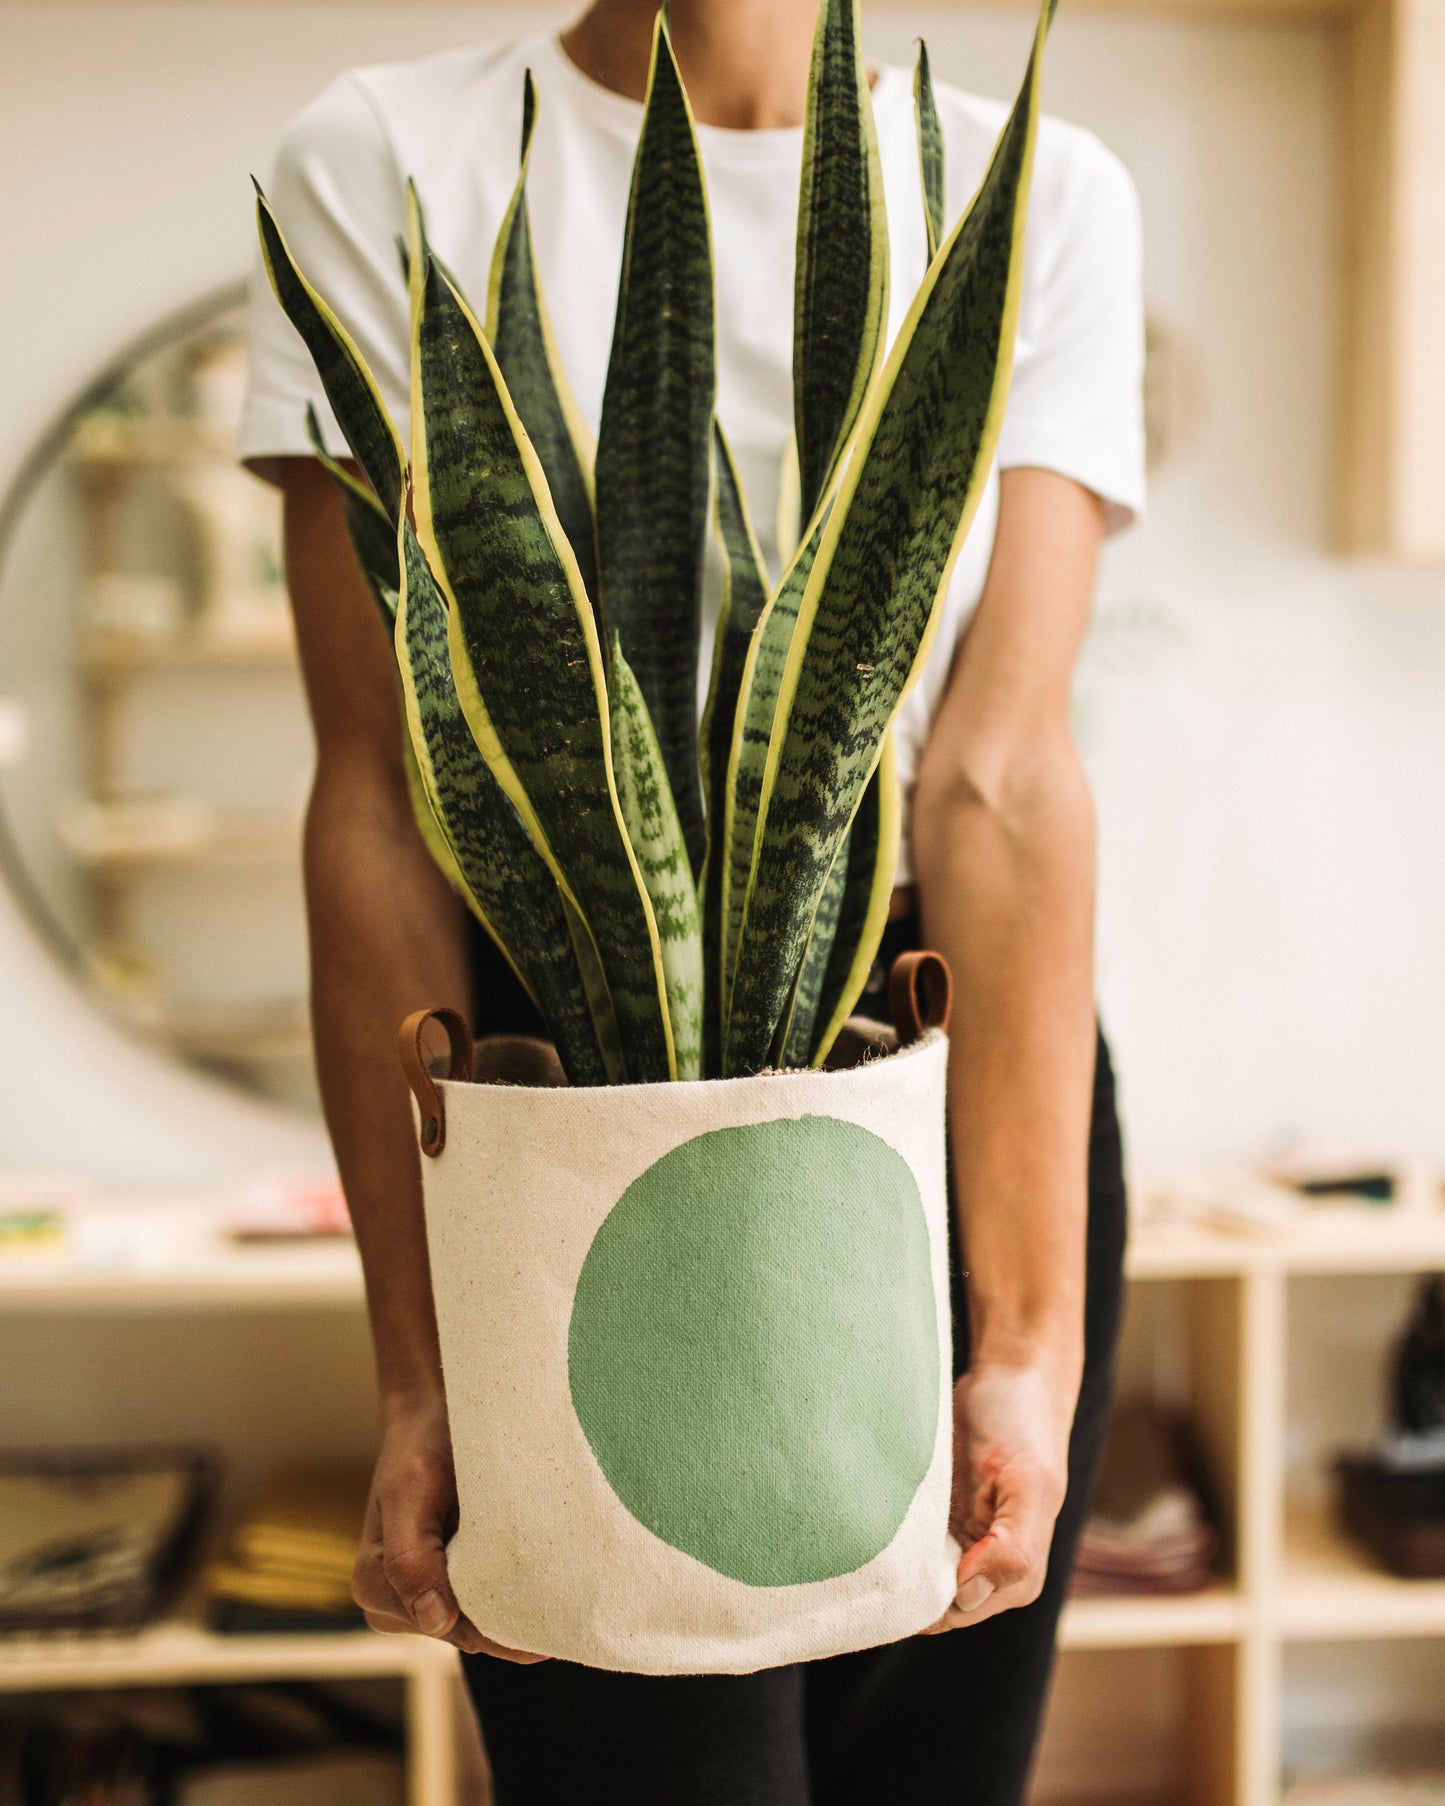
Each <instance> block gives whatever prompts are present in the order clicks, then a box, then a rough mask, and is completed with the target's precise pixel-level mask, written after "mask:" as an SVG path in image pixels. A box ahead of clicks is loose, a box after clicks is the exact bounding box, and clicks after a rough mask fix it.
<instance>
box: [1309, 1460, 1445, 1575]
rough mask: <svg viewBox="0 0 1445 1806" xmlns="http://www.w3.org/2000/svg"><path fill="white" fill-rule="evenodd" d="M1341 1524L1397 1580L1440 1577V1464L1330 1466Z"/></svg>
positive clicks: (1443, 1494)
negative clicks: (1428, 1466)
mask: <svg viewBox="0 0 1445 1806" xmlns="http://www.w3.org/2000/svg"><path fill="white" fill-rule="evenodd" d="M1335 1478H1336V1483H1337V1486H1338V1489H1339V1499H1338V1505H1339V1518H1340V1526H1341V1528H1342V1529H1344V1530H1345V1531H1347V1532H1348V1533H1349V1535H1351V1536H1353V1537H1355V1538H1356V1539H1357V1541H1359V1542H1361V1543H1363V1544H1364V1545H1365V1547H1366V1548H1368V1549H1369V1550H1370V1551H1371V1553H1372V1554H1373V1555H1374V1556H1375V1559H1376V1560H1377V1561H1378V1562H1379V1563H1380V1565H1381V1566H1382V1567H1383V1568H1385V1569H1387V1570H1388V1571H1389V1572H1390V1573H1391V1574H1398V1575H1399V1576H1400V1578H1401V1579H1402V1580H1441V1579H1445V1462H1441V1463H1440V1464H1439V1465H1438V1466H1437V1467H1435V1468H1434V1469H1424V1470H1417V1471H1414V1472H1411V1471H1410V1470H1408V1469H1400V1468H1392V1467H1390V1466H1389V1465H1388V1463H1387V1462H1386V1461H1385V1460H1384V1459H1383V1458H1382V1457H1380V1456H1378V1455H1341V1456H1340V1458H1339V1460H1338V1461H1337V1462H1336V1463H1335Z"/></svg>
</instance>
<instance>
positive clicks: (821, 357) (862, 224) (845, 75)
mask: <svg viewBox="0 0 1445 1806" xmlns="http://www.w3.org/2000/svg"><path fill="white" fill-rule="evenodd" d="M887 320H888V222H887V219H886V217H885V215H884V209H883V175H882V170H881V168H880V165H879V161H878V139H877V134H876V132H875V131H874V126H873V103H872V100H871V98H870V95H869V92H868V70H867V66H866V65H865V63H864V61H863V52H862V47H861V45H860V43H859V0H823V4H822V6H821V7H820V9H819V12H818V25H817V31H816V33H815V35H814V38H813V62H812V69H811V71H810V74H809V78H808V110H807V116H806V120H805V123H804V127H803V180H802V191H801V195H800V198H799V203H798V249H797V261H796V264H795V269H794V294H793V424H794V428H795V432H796V437H797V442H798V473H799V484H800V489H801V499H802V509H801V519H802V521H803V522H807V521H809V520H811V518H812V515H813V511H814V509H815V508H816V507H817V506H818V502H819V500H820V499H821V497H822V496H823V494H824V492H825V491H826V489H827V488H828V485H829V479H830V477H831V474H832V472H833V470H834V467H835V466H836V464H837V463H838V460H839V457H840V455H841V453H842V450H843V447H844V445H845V443H846V441H847V438H848V435H849V433H850V432H851V431H852V429H853V425H854V422H855V421H856V420H857V419H858V416H859V413H860V412H861V410H862V407H863V400H864V396H865V395H866V394H867V391H868V386H869V384H870V382H871V381H872V379H873V372H874V369H875V367H876V365H877V362H878V358H879V356H880V354H881V347H882V342H883V334H884V329H885V327H886V325H887Z"/></svg>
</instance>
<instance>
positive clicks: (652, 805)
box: [607, 640, 703, 1079]
mask: <svg viewBox="0 0 1445 1806" xmlns="http://www.w3.org/2000/svg"><path fill="white" fill-rule="evenodd" d="M607 689H608V696H609V699H610V701H611V705H612V767H613V770H614V771H615V772H616V774H617V795H618V798H619V800H620V802H621V804H622V819H623V821H624V822H625V823H626V825H627V838H628V839H629V840H630V841H631V843H632V850H633V852H634V853H636V855H637V863H638V865H639V867H640V868H641V871H642V879H643V883H644V884H645V885H646V886H647V894H648V897H649V898H650V899H651V902H652V914H653V918H654V919H655V921H656V923H657V933H658V938H659V940H660V941H661V943H662V969H663V971H664V973H665V974H666V976H667V1012H668V1018H669V1020H670V1021H671V1023H672V1040H673V1047H674V1050H675V1053H676V1060H677V1076H678V1078H680V1079H700V1078H701V1077H702V1076H703V1072H702V1001H703V1000H702V922H701V920H700V918H699V915H698V903H697V886H696V885H695V884H694V883H693V879H692V866H691V864H690V863H689V861H688V857H687V847H686V845H685V844H684V842H683V838H682V824H681V822H679V821H678V819H677V806H676V804H675V803H674V802H673V800H672V791H671V790H670V789H669V788H668V783H667V772H666V770H665V769H664V767H663V763H662V749H661V747H660V746H659V745H658V744H657V735H656V734H655V733H654V732H653V727H652V721H651V719H650V718H649V716H648V713H647V704H646V703H645V702H644V701H643V699H642V691H641V689H640V688H639V687H638V683H637V679H636V678H635V677H634V676H633V674H632V667H631V666H630V665H629V664H628V662H627V660H626V658H625V657H624V656H623V653H622V648H621V645H620V644H619V643H618V642H617V641H616V640H614V642H613V648H612V665H611V677H610V681H609V683H608V686H607Z"/></svg>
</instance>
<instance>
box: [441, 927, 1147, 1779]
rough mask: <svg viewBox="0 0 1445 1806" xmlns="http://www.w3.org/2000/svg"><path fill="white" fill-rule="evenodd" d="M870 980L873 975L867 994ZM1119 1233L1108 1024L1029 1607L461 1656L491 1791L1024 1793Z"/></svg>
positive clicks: (900, 936) (1065, 1569)
mask: <svg viewBox="0 0 1445 1806" xmlns="http://www.w3.org/2000/svg"><path fill="white" fill-rule="evenodd" d="M911 944H914V941H913V932H912V925H911V923H906V922H902V923H895V924H892V925H890V929H889V933H888V936H887V938H886V940H885V943H884V947H883V949H882V955H881V957H882V958H883V960H884V961H885V962H886V960H888V959H889V958H891V957H892V955H894V954H896V953H897V952H900V951H902V949H903V948H904V947H905V946H908V945H911ZM489 976H490V974H489ZM507 976H508V977H509V978H510V976H511V975H510V973H508V974H507ZM514 982H515V981H514ZM518 989H519V990H520V987H518ZM880 993H881V987H879V989H878V990H877V991H875V992H874V993H873V998H872V999H871V1000H870V999H868V998H865V1000H864V1004H863V1006H862V1007H864V1008H868V1007H870V1002H872V1001H876V1000H877V999H878V997H879V996H880ZM492 995H493V996H495V993H493V994H492ZM524 1001H525V1000H524ZM490 1013H491V1012H486V1013H485V1014H484V1017H483V1025H485V1018H486V1016H487V1015H490ZM508 1026H511V1024H510V1023H509V1024H508ZM1124 1232H1125V1207H1124V1180H1123V1169H1122V1161H1121V1154H1120V1144H1119V1125H1118V1118H1117V1115H1116V1113H1115V1108H1114V1077H1113V1071H1112V1069H1111V1066H1110V1062H1109V1053H1108V1048H1107V1046H1106V1045H1105V1042H1104V1039H1103V1036H1102V1035H1100V1037H1099V1041H1098V1057H1097V1062H1096V1066H1095V1073H1094V1103H1093V1120H1092V1127H1091V1132H1090V1139H1089V1217H1088V1257H1087V1275H1088V1290H1087V1296H1086V1302H1085V1308H1084V1344H1085V1348H1084V1372H1083V1380H1082V1383H1081V1386H1080V1389H1079V1402H1078V1406H1077V1409H1076V1411H1075V1414H1074V1424H1073V1432H1072V1435H1071V1437H1070V1441H1069V1485H1068V1492H1067V1495H1066V1497H1065V1499H1064V1505H1063V1509H1062V1511H1061V1512H1060V1513H1059V1517H1058V1522H1057V1524H1056V1526H1055V1529H1054V1540H1053V1546H1052V1550H1051V1552H1050V1556H1049V1566H1048V1574H1047V1578H1046V1579H1045V1582H1044V1589H1043V1592H1042V1594H1041V1595H1040V1596H1039V1598H1038V1599H1037V1600H1035V1601H1034V1603H1033V1604H1032V1605H1028V1606H1023V1607H1020V1608H1018V1609H1016V1610H1014V1611H1008V1612H1001V1613H999V1615H998V1616H997V1617H994V1618H990V1619H987V1620H985V1622H984V1623H982V1624H978V1625H975V1626H972V1627H971V1628H969V1629H966V1630H956V1631H952V1632H950V1633H949V1634H947V1635H945V1636H940V1637H912V1638H909V1639H908V1640H907V1641H905V1642H902V1643H893V1644H888V1645H885V1646H884V1647H882V1648H879V1649H867V1650H862V1651H859V1652H858V1653H857V1654H853V1655H844V1656H835V1657H833V1658H832V1659H831V1660H828V1661H822V1662H808V1663H802V1664H798V1665H794V1666H792V1667H787V1668H772V1669H766V1670H764V1671H763V1672H762V1673H761V1674H747V1675H678V1676H665V1677H658V1676H652V1675H632V1674H610V1673H605V1672H603V1671H601V1670H598V1669H592V1668H582V1667H578V1666H576V1665H575V1664H573V1663H570V1662H556V1661H553V1662H542V1663H538V1664H537V1665H535V1666H532V1667H525V1668H524V1667H518V1666H516V1665H515V1664H513V1663H510V1662H502V1661H497V1660H495V1659H494V1658H492V1657H490V1656H466V1657H464V1658H463V1667H464V1669H465V1673H466V1679H467V1685H468V1687H469V1688H470V1691H471V1696H472V1700H473V1703H474V1704H475V1706H476V1709H477V1716H478V1718H479V1719H480V1721H481V1726H482V1734H483V1737H484V1739H485V1741H486V1745H487V1751H488V1754H489V1755H490V1757H491V1762H492V1769H493V1774H494V1778H495V1783H496V1791H497V1802H496V1806H895V1803H896V1806H945V1803H946V1806H962V1803H963V1802H964V1801H967V1802H968V1806H1015V1803H1016V1802H1018V1801H1020V1800H1022V1798H1023V1796H1024V1791H1025V1788H1026V1786H1027V1783H1028V1775H1029V1768H1030V1764H1031V1761H1032V1757H1033V1750H1034V1744H1035V1740H1036V1738H1037V1735H1038V1728H1039V1720H1040V1717H1041V1715H1042V1711H1043V1705H1044V1698H1045V1694H1046V1692H1047V1689H1048V1681H1049V1675H1050V1671H1051V1669H1052V1666H1053V1655H1054V1637H1055V1631H1056V1629H1057V1625H1058V1618H1059V1612H1060V1609H1061V1607H1062V1605H1063V1602H1064V1598H1065V1595H1066V1593H1067V1590H1068V1581H1069V1574H1070V1571H1071V1569H1072V1567H1073V1562H1074V1553H1075V1549H1076V1547H1077V1544H1078V1539H1079V1532H1080V1531H1081V1529H1082V1528H1083V1522H1084V1516H1085V1513H1086V1510H1087V1506H1088V1492H1089V1486H1090V1482H1091V1481H1092V1478H1093V1473H1094V1468H1095V1466H1096V1464H1097V1462H1098V1457H1099V1452H1100V1448H1101V1446H1102V1442H1103V1436H1104V1430H1105V1425H1106V1421H1107V1417H1108V1410H1109V1401H1110V1395H1111V1392H1112V1387H1113V1367H1114V1350H1115V1344H1116V1341H1117V1337H1118V1328H1119V1319H1120V1313H1121V1309H1122V1303H1123V1257H1124ZM952 1253H953V1281H954V1301H953V1302H954V1349H955V1365H956V1368H957V1370H958V1371H959V1372H962V1371H963V1370H964V1369H965V1368H966V1367H967V1365H968V1324H967V1315H966V1305H965V1301H964V1296H963V1289H962V1280H961V1276H960V1274H959V1271H958V1259H957V1247H956V1245H955V1247H954V1248H953V1250H952Z"/></svg>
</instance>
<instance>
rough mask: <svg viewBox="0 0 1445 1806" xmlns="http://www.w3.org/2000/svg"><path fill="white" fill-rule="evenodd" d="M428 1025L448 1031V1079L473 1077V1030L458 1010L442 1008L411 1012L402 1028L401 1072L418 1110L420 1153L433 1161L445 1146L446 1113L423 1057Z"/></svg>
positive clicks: (444, 1105)
mask: <svg viewBox="0 0 1445 1806" xmlns="http://www.w3.org/2000/svg"><path fill="white" fill-rule="evenodd" d="M428 1022H439V1023H440V1024H441V1025H442V1027H443V1028H444V1029H445V1030H446V1032H447V1040H448V1042H449V1043H450V1044H451V1058H450V1059H449V1061H448V1063H447V1077H448V1078H449V1079H469V1078H471V1076H472V1058H473V1054H472V1031H471V1030H470V1029H469V1028H468V1027H467V1024H466V1019H465V1018H464V1017H463V1016H462V1015H461V1013H460V1011H458V1010H449V1009H446V1008H444V1007H442V1006H438V1007H436V1008H435V1009H430V1010H413V1011H412V1013H411V1014H410V1015H409V1016H408V1017H407V1019H406V1021H405V1022H403V1023H402V1025H401V1036H400V1053H401V1069H402V1071H403V1072H404V1073H405V1074H406V1082H407V1084H408V1085H410V1086H411V1094H412V1096H413V1097H414V1098H415V1099H416V1103H417V1108H418V1110H420V1111H421V1151H422V1153H423V1154H426V1155H428V1156H429V1157H430V1158H431V1159H433V1160H435V1158H436V1157H437V1155H438V1154H440V1153H441V1151H442V1149H443V1148H444V1147H445V1146H446V1145H447V1112H446V1104H445V1103H444V1102H443V1099H442V1094H441V1092H440V1091H438V1090H437V1087H436V1082H435V1080H434V1079H433V1078H432V1075H431V1073H430V1072H428V1071H427V1064H426V1061H425V1059H423V1057H422V1051H421V1038H422V1034H423V1033H424V1031H425V1029H426V1025H427V1023H428Z"/></svg>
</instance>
